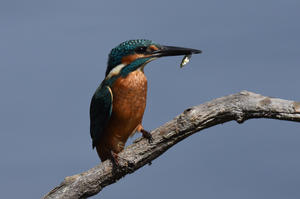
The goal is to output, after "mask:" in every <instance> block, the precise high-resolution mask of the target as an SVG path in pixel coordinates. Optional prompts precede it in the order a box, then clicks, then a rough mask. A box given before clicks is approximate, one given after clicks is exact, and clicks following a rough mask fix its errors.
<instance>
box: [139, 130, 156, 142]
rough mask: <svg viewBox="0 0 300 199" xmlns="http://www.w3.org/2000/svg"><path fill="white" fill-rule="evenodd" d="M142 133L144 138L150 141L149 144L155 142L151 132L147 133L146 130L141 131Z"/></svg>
mask: <svg viewBox="0 0 300 199" xmlns="http://www.w3.org/2000/svg"><path fill="white" fill-rule="evenodd" d="M141 132H142V134H143V137H144V138H146V139H147V140H148V142H149V143H150V144H151V143H152V142H153V137H152V135H151V133H150V132H148V131H146V130H145V129H141Z"/></svg>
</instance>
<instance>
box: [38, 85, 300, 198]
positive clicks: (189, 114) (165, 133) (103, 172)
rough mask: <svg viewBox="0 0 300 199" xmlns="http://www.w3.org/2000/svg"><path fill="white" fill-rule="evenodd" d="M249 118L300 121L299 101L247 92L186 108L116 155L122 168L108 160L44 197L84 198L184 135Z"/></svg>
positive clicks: (140, 165) (129, 171)
mask: <svg viewBox="0 0 300 199" xmlns="http://www.w3.org/2000/svg"><path fill="white" fill-rule="evenodd" d="M251 118H271V119H279V120H289V121H296V122H300V102H294V101H288V100H283V99H277V98H271V97H265V96H262V95H259V94H255V93H252V92H248V91H242V92H240V93H237V94H234V95H229V96H225V97H222V98H218V99H215V100H212V101H210V102H207V103H205V104H201V105H198V106H195V107H191V108H188V109H187V110H185V111H184V112H183V113H182V114H180V115H178V116H177V117H175V118H174V119H173V120H171V121H169V122H167V123H166V124H164V125H163V126H161V127H159V128H157V129H155V130H154V131H152V136H153V138H154V140H153V143H151V144H149V143H148V142H147V140H145V139H142V138H139V139H137V140H135V141H134V143H133V144H132V145H130V146H128V147H127V148H126V149H125V150H124V151H123V152H121V153H120V154H119V156H120V157H122V159H123V158H124V159H126V160H128V161H129V162H131V163H132V164H130V165H128V164H127V163H128V162H127V161H122V159H121V160H120V164H121V165H122V168H121V169H120V170H117V171H115V170H114V171H113V170H112V164H111V163H110V161H105V162H103V163H102V164H99V165H97V166H96V167H94V168H92V169H90V170H88V171H86V172H83V173H80V174H77V175H73V176H70V177H66V178H65V179H64V181H63V182H62V183H61V184H60V185H59V186H57V187H55V188H54V189H53V190H52V191H50V192H49V193H48V194H47V195H45V196H44V197H43V198H44V199H50V198H56V199H62V198H72V199H73V198H74V199H75V198H87V197H89V196H92V195H95V194H97V193H98V192H100V191H101V190H102V189H103V188H104V187H105V186H107V185H110V184H112V183H115V182H116V181H117V180H119V179H120V178H122V177H123V176H125V175H126V174H129V173H132V172H134V171H135V170H137V169H139V168H140V167H142V166H144V165H145V164H149V163H151V161H152V160H154V159H155V158H157V157H158V156H160V155H161V154H163V153H164V152H165V151H166V150H168V149H169V148H170V147H172V146H173V145H175V144H176V143H178V142H179V141H181V140H183V139H184V138H186V137H188V136H190V135H192V134H194V133H195V132H198V131H201V130H202V129H205V128H209V127H211V126H214V125H217V124H221V123H224V122H228V121H231V120H236V121H237V122H238V123H242V122H244V121H245V120H247V119H251Z"/></svg>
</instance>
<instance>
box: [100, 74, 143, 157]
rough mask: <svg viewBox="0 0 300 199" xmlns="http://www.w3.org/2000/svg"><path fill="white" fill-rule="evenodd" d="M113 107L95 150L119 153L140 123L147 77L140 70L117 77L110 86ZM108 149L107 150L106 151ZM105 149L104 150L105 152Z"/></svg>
mask: <svg viewBox="0 0 300 199" xmlns="http://www.w3.org/2000/svg"><path fill="white" fill-rule="evenodd" d="M111 90H112V93H113V108H112V115H111V118H110V121H109V123H108V125H107V127H106V128H105V133H104V136H103V138H102V139H101V141H100V143H99V147H97V152H98V154H99V156H100V158H101V159H105V158H102V157H101V156H105V155H101V153H108V152H110V151H111V150H112V151H114V152H115V153H119V152H120V151H121V150H123V148H124V145H125V143H126V141H127V139H128V137H129V136H130V135H131V134H132V133H134V131H135V129H136V128H137V126H138V125H139V124H141V123H142V118H143V115H144V111H145V107H146V97H147V78H146V76H145V75H144V73H143V72H142V71H140V70H137V71H134V72H131V73H129V74H128V75H127V76H126V77H125V78H124V77H119V78H118V79H117V80H116V81H115V83H114V84H113V85H112V87H111ZM108 150H109V151H108ZM105 151H106V152H105Z"/></svg>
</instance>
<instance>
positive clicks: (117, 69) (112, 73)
mask: <svg viewBox="0 0 300 199" xmlns="http://www.w3.org/2000/svg"><path fill="white" fill-rule="evenodd" d="M125 66H126V64H119V65H117V66H116V67H114V68H113V69H112V70H111V71H110V72H109V73H108V75H107V76H106V78H105V79H110V78H111V77H112V76H115V75H118V74H120V72H121V70H122V69H123V68H124V67H125Z"/></svg>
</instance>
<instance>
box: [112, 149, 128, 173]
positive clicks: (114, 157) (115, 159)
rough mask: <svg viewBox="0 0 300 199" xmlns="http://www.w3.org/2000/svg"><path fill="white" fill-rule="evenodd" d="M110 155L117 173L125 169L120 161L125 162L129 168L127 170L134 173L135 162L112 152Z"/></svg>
mask: <svg viewBox="0 0 300 199" xmlns="http://www.w3.org/2000/svg"><path fill="white" fill-rule="evenodd" d="M110 154H111V161H112V164H113V169H114V170H115V171H121V170H122V168H124V167H123V166H122V165H121V164H120V162H119V160H120V159H121V160H122V161H124V162H125V165H126V166H127V169H129V170H132V171H133V166H134V162H132V161H130V160H127V159H125V158H122V157H120V156H119V155H118V154H117V153H115V152H113V151H111V152H110Z"/></svg>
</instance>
